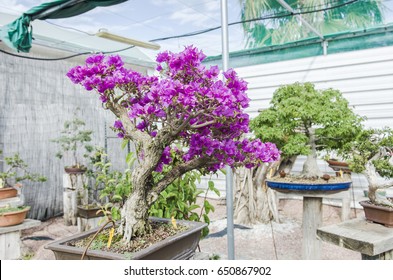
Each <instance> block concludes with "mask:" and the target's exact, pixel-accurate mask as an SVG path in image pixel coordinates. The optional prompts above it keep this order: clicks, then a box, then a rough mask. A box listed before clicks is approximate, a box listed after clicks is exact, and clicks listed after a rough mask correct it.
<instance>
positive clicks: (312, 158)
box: [302, 128, 322, 178]
mask: <svg viewBox="0 0 393 280" xmlns="http://www.w3.org/2000/svg"><path fill="white" fill-rule="evenodd" d="M308 136H309V145H310V149H311V153H310V154H309V155H308V156H307V159H306V161H305V162H304V165H303V171H302V176H303V177H305V178H318V177H321V176H322V172H321V171H320V170H319V168H318V163H317V148H316V136H315V129H314V128H309V129H308Z"/></svg>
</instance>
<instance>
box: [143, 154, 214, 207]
mask: <svg viewBox="0 0 393 280" xmlns="http://www.w3.org/2000/svg"><path fill="white" fill-rule="evenodd" d="M212 163H213V162H211V160H210V159H208V158H195V159H193V160H191V161H188V162H185V163H182V164H179V165H177V166H175V167H173V168H172V170H171V171H169V172H168V173H167V174H166V175H165V176H164V178H162V179H161V180H160V181H159V182H158V183H157V184H156V185H155V187H154V188H152V189H151V190H150V191H149V193H148V196H147V200H148V203H149V205H152V204H153V203H154V202H155V201H156V200H157V198H158V196H159V195H160V193H161V192H162V191H163V190H165V188H166V187H167V186H168V185H169V184H171V183H172V182H173V181H174V180H175V179H176V178H179V177H181V176H182V175H183V174H185V173H187V172H188V171H191V170H193V169H200V168H202V167H205V166H207V165H209V164H212Z"/></svg>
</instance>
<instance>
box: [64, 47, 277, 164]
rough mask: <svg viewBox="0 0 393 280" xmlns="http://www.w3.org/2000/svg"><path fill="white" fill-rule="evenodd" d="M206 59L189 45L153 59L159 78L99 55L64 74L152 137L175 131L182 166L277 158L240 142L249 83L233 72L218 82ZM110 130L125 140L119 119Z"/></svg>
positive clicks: (166, 155)
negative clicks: (204, 159)
mask: <svg viewBox="0 0 393 280" xmlns="http://www.w3.org/2000/svg"><path fill="white" fill-rule="evenodd" d="M204 58H205V55H204V54H203V53H202V52H201V51H199V50H198V49H197V48H194V47H192V46H189V47H186V48H185V49H184V51H183V52H180V53H172V52H169V51H167V52H163V53H161V54H159V55H158V56H157V63H158V66H157V68H156V69H157V71H159V73H160V74H161V75H160V78H159V77H156V76H144V75H142V74H140V73H137V72H134V71H132V70H129V69H126V68H125V67H124V64H123V62H122V61H121V58H120V57H119V56H104V55H102V54H99V55H93V56H91V57H89V58H88V59H87V60H86V64H85V65H84V66H77V67H75V68H72V69H71V70H70V71H69V72H68V74H67V76H68V77H69V78H70V79H71V80H72V81H73V82H74V83H76V84H81V85H82V86H84V87H85V89H87V90H93V89H94V90H96V91H97V93H98V94H99V98H100V100H101V101H102V102H104V103H107V102H113V103H118V104H121V106H123V107H125V108H127V112H128V117H129V118H130V119H131V120H133V123H134V124H135V127H136V129H139V130H141V131H144V132H146V133H148V135H150V136H151V137H152V138H154V137H156V135H158V134H159V133H172V134H173V133H175V134H174V135H173V141H172V143H173V142H175V141H177V142H181V143H182V145H183V146H184V147H185V149H184V151H177V152H178V153H182V154H181V156H180V158H181V159H182V160H183V161H185V162H187V161H190V160H193V159H195V158H201V157H209V158H211V159H212V162H214V164H213V165H211V166H210V167H209V169H210V170H212V171H215V170H217V169H219V168H221V167H222V166H224V165H230V166H236V165H239V164H242V165H246V166H247V167H252V166H254V165H256V164H260V163H262V162H270V161H275V160H277V159H279V155H280V153H279V151H278V150H277V148H276V146H275V145H274V144H272V143H262V142H261V141H259V140H254V141H250V140H248V139H245V140H240V137H241V136H242V135H243V134H244V133H247V132H249V127H248V125H249V116H248V115H247V114H246V113H244V109H245V108H247V107H248V106H249V98H248V97H247V94H246V90H247V83H246V82H245V81H243V80H242V79H240V78H239V77H238V76H237V74H236V72H235V71H234V70H233V69H230V70H228V71H226V72H224V73H223V76H224V77H225V79H224V81H223V80H221V79H220V78H219V73H220V71H219V69H218V67H217V66H212V67H210V68H206V67H205V66H204V65H202V60H203V59H204ZM114 128H115V129H116V130H117V131H118V132H119V137H124V135H125V134H126V131H125V130H124V127H123V124H122V123H121V122H120V121H116V122H115V124H114ZM165 128H166V129H165ZM167 128H170V129H167ZM127 134H130V135H131V134H132V132H129V131H127ZM168 144H169V145H168ZM170 144H171V143H166V144H165V145H168V146H167V147H166V148H165V149H164V152H163V154H162V157H161V160H160V162H159V164H158V166H157V171H161V170H162V168H163V166H164V165H165V164H171V163H172V162H173V161H172V159H171V147H170Z"/></svg>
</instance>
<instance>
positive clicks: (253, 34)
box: [239, 0, 384, 48]
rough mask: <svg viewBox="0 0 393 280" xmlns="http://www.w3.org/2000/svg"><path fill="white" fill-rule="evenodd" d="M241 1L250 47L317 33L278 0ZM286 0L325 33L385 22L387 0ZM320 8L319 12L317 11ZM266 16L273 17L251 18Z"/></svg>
mask: <svg viewBox="0 0 393 280" xmlns="http://www.w3.org/2000/svg"><path fill="white" fill-rule="evenodd" d="M239 2H240V4H241V19H242V21H243V29H244V32H245V36H246V38H247V41H246V46H247V47H248V48H255V47H262V46H267V45H277V44H283V43H287V42H293V41H297V40H300V39H304V38H308V37H315V36H316V34H315V33H314V32H313V31H311V30H310V29H309V28H307V27H306V26H305V25H304V24H302V23H301V22H300V21H299V20H298V18H296V17H295V16H292V15H289V14H290V12H289V11H288V10H287V9H285V8H284V7H283V6H282V5H281V4H280V3H279V1H277V0H239ZM285 2H286V3H287V4H288V5H289V6H291V8H292V9H293V10H294V11H295V12H297V13H301V16H302V17H303V19H305V20H306V21H307V22H308V23H310V24H311V25H312V26H313V27H314V28H315V29H316V30H317V31H318V32H319V33H320V34H322V35H326V34H331V33H337V32H342V31H346V30H354V29H358V28H365V27H371V26H375V25H378V24H381V23H383V7H384V6H383V0H303V1H296V0H285ZM346 3H348V4H346ZM345 4H346V5H345ZM316 10H318V12H314V11H316ZM288 15H289V16H288ZM266 17H267V18H269V19H267V20H259V21H250V20H252V19H256V18H266Z"/></svg>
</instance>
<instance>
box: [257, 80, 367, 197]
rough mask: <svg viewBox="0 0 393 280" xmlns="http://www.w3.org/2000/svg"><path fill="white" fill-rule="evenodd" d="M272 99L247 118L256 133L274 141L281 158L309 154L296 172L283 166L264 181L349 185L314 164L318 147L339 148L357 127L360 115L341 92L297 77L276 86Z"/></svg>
mask: <svg viewBox="0 0 393 280" xmlns="http://www.w3.org/2000/svg"><path fill="white" fill-rule="evenodd" d="M270 104H271V106H270V107H269V108H268V109H266V110H263V111H262V112H261V113H260V114H259V115H258V116H257V117H256V118H255V119H253V120H252V121H251V128H252V129H253V131H254V133H255V135H256V136H257V137H258V138H260V139H261V140H262V141H271V142H274V143H276V144H277V146H278V147H279V148H280V150H281V151H282V157H281V159H282V162H283V163H285V162H286V160H287V159H290V158H293V157H297V156H299V155H305V156H307V158H306V160H305V161H304V164H303V170H302V172H301V174H300V175H294V174H291V172H290V171H291V170H288V169H285V168H284V167H281V168H279V170H278V172H277V176H274V177H272V178H271V179H269V180H268V181H267V185H268V186H269V187H271V188H274V189H276V190H278V191H280V190H283V191H287V190H298V191H302V190H306V191H314V190H315V191H331V190H332V191H336V190H341V189H348V188H349V186H350V182H348V179H345V178H344V180H341V178H340V176H339V177H333V176H330V175H328V174H324V173H322V172H321V170H320V169H319V167H318V164H317V158H318V153H319V152H321V151H326V150H328V151H334V150H337V149H339V148H341V147H342V146H343V145H344V144H345V143H348V142H350V141H351V140H352V139H353V137H354V136H355V135H356V133H357V132H358V131H359V130H360V128H361V125H360V124H361V120H362V118H360V117H359V116H357V115H356V114H355V113H354V112H353V111H352V110H351V108H350V107H349V106H348V101H347V100H346V99H345V98H344V97H343V96H342V94H341V93H340V92H339V91H338V90H335V89H325V90H317V89H315V86H314V85H313V84H312V83H304V84H301V83H295V84H291V85H285V86H282V87H280V88H279V89H277V90H276V91H275V92H274V94H273V98H272V100H271V102H270ZM293 161H294V160H292V163H293Z"/></svg>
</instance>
